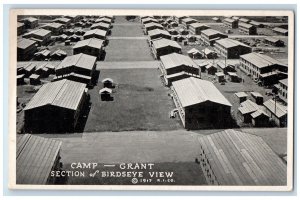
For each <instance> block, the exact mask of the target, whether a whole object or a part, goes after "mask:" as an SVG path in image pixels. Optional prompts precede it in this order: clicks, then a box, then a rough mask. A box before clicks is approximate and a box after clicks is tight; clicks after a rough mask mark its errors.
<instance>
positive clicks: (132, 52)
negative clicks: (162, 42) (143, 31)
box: [105, 39, 154, 61]
mask: <svg viewBox="0 0 300 200" xmlns="http://www.w3.org/2000/svg"><path fill="white" fill-rule="evenodd" d="M105 51H106V56H105V61H149V60H154V58H153V56H152V55H151V52H150V47H149V45H148V43H147V40H123V39H116V40H110V41H109V44H108V46H107V47H106V48H105Z"/></svg>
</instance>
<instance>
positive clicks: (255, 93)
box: [251, 92, 263, 98]
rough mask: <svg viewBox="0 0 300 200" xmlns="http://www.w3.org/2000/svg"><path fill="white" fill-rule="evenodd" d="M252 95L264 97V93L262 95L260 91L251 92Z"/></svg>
mask: <svg viewBox="0 0 300 200" xmlns="http://www.w3.org/2000/svg"><path fill="white" fill-rule="evenodd" d="M251 95H252V96H253V97H255V98H257V97H262V98H263V95H261V94H260V93H259V92H251Z"/></svg>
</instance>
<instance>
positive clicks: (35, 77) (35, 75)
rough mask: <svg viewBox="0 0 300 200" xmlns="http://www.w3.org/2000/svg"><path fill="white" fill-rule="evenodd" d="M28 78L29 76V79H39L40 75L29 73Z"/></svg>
mask: <svg viewBox="0 0 300 200" xmlns="http://www.w3.org/2000/svg"><path fill="white" fill-rule="evenodd" d="M29 78H30V79H39V78H40V75H38V74H31V75H30V76H29Z"/></svg>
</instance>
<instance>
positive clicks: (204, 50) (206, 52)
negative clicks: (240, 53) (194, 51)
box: [201, 48, 216, 55]
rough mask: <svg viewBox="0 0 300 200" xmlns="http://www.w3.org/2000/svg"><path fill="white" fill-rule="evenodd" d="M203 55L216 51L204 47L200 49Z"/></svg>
mask: <svg viewBox="0 0 300 200" xmlns="http://www.w3.org/2000/svg"><path fill="white" fill-rule="evenodd" d="M201 52H203V53H204V54H205V55H208V54H211V53H216V52H214V51H213V50H211V49H209V48H205V49H202V51H201Z"/></svg>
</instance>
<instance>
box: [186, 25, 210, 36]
mask: <svg viewBox="0 0 300 200" xmlns="http://www.w3.org/2000/svg"><path fill="white" fill-rule="evenodd" d="M206 29H208V28H207V27H205V26H203V27H196V28H195V27H193V26H190V27H189V31H190V33H191V34H194V35H201V31H203V30H206Z"/></svg>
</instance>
